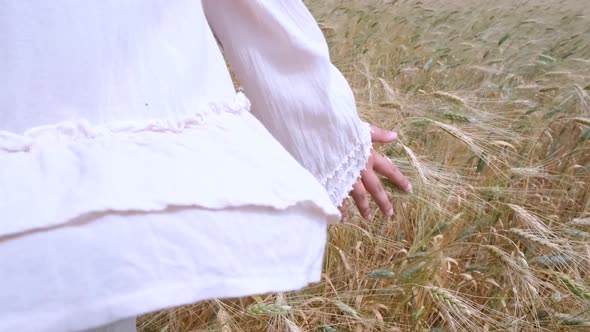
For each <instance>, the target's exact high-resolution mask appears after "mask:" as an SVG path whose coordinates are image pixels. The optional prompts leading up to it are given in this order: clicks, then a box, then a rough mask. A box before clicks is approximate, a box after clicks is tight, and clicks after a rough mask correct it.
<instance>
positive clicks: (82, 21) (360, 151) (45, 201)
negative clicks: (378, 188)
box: [0, 0, 371, 332]
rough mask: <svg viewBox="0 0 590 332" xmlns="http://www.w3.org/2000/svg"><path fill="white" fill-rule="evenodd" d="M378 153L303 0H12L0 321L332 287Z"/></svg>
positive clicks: (0, 62)
mask: <svg viewBox="0 0 590 332" xmlns="http://www.w3.org/2000/svg"><path fill="white" fill-rule="evenodd" d="M216 39H217V40H219V43H220V44H222V47H223V51H224V53H225V55H226V57H227V59H228V60H229V63H230V66H231V68H232V69H233V70H234V71H235V73H236V74H237V77H238V79H239V81H240V83H241V84H242V85H243V87H244V93H245V95H244V94H242V93H236V92H235V90H234V87H233V82H232V80H231V77H230V74H229V71H228V69H227V66H226V62H225V59H224V57H223V55H222V52H221V50H220V48H219V47H218V44H217V41H216ZM246 96H247V98H246ZM370 149H371V142H370V129H369V126H368V125H367V124H366V123H364V122H362V121H361V120H360V119H359V116H358V114H357V111H356V108H355V101H354V97H353V95H352V91H351V89H350V87H349V85H348V84H347V82H346V80H345V79H344V77H343V76H342V75H341V73H340V72H339V71H338V70H337V69H336V68H335V67H334V66H333V65H332V64H331V63H330V57H329V53H328V48H327V45H326V41H325V39H324V38H323V36H322V33H321V31H320V29H319V28H318V26H317V24H316V22H315V21H314V19H313V17H312V16H311V14H310V13H309V11H308V10H307V9H306V8H305V6H304V5H303V3H302V1H300V0H248V1H245V0H244V1H238V0H235V1H232V0H203V1H198V0H86V1H79V0H56V1H50V2H48V1H44V0H30V1H23V0H2V1H0V266H1V267H2V268H0V280H2V282H1V283H0V330H14V331H17V330H18V331H36V332H38V331H48V332H53V331H56V332H57V331H78V330H83V329H88V328H94V327H98V326H101V325H105V324H108V323H111V322H113V321H116V320H120V319H125V318H128V317H133V316H136V315H140V314H143V313H146V312H149V311H153V310H159V309H162V308H166V307H170V306H176V305H181V304H185V303H193V302H195V301H200V300H204V299H210V298H216V297H235V296H244V295H250V294H256V293H264V292H270V291H286V290H292V289H296V288H299V287H303V286H305V285H306V284H307V283H309V282H315V281H318V280H319V278H320V273H321V266H322V257H323V250H324V247H325V244H326V243H325V241H326V224H327V223H335V222H337V221H338V219H339V212H338V210H337V208H336V206H337V205H339V204H340V203H341V201H342V200H343V199H344V198H345V197H346V196H347V195H348V192H349V191H350V189H351V188H352V185H353V183H354V182H355V181H356V179H357V178H358V177H359V175H360V171H361V170H362V169H363V168H364V166H365V164H366V162H367V159H368V157H369V154H370Z"/></svg>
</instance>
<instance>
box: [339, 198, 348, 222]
mask: <svg viewBox="0 0 590 332" xmlns="http://www.w3.org/2000/svg"><path fill="white" fill-rule="evenodd" d="M338 209H339V210H340V214H341V215H342V221H343V222H345V221H346V220H347V219H348V199H344V200H343V201H342V204H341V205H340V207H338Z"/></svg>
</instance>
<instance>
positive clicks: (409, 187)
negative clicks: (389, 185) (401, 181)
mask: <svg viewBox="0 0 590 332" xmlns="http://www.w3.org/2000/svg"><path fill="white" fill-rule="evenodd" d="M413 191H414V187H412V184H411V183H408V185H407V186H406V192H407V193H411V192H413Z"/></svg>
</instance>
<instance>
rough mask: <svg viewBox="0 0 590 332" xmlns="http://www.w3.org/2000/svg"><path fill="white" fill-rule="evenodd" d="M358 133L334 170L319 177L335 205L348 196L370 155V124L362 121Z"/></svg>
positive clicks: (340, 203) (338, 204)
mask: <svg viewBox="0 0 590 332" xmlns="http://www.w3.org/2000/svg"><path fill="white" fill-rule="evenodd" d="M360 134H361V135H360V137H359V140H358V142H356V144H355V146H354V148H353V149H352V150H351V151H350V153H349V154H348V155H347V156H346V157H345V158H344V160H343V161H342V162H341V163H340V164H339V165H338V166H336V168H335V169H334V171H332V172H331V173H329V174H327V175H326V176H324V177H323V178H322V179H320V182H321V184H322V185H323V186H324V188H326V190H327V191H328V194H329V196H330V200H331V201H332V203H333V204H334V205H335V206H340V205H342V202H343V201H344V199H345V198H346V197H348V194H349V193H350V192H351V191H352V187H353V186H354V184H355V183H356V181H357V180H358V178H359V177H360V175H361V171H362V170H364V169H365V166H366V165H367V161H368V160H369V156H370V155H371V148H372V146H373V145H372V142H371V126H370V125H369V124H367V123H365V122H363V124H362V127H361V128H360Z"/></svg>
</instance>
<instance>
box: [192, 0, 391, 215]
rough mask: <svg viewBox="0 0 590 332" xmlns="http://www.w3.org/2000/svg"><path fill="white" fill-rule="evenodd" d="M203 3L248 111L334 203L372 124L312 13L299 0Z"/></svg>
mask: <svg viewBox="0 0 590 332" xmlns="http://www.w3.org/2000/svg"><path fill="white" fill-rule="evenodd" d="M203 6H204V9H205V13H206V15H207V19H208V21H209V24H210V25H211V27H212V29H213V31H214V33H215V35H216V36H217V38H219V41H220V42H221V44H222V45H223V48H224V52H225V54H226V56H227V58H228V60H229V63H230V66H231V67H232V69H233V70H234V72H235V73H236V76H237V78H238V80H239V81H240V83H241V84H242V85H243V87H244V90H245V92H246V94H247V95H248V97H249V98H250V99H251V101H252V106H253V107H252V112H253V113H254V115H255V116H256V117H257V118H258V119H259V120H260V121H261V122H262V123H263V124H264V125H265V127H266V128H267V129H268V130H269V131H270V132H271V134H272V135H273V136H274V137H275V138H276V139H277V140H278V141H279V142H280V143H281V144H282V145H283V146H284V147H285V148H286V149H287V150H288V151H289V152H290V153H291V155H292V156H293V157H295V159H297V160H298V161H299V162H300V163H301V164H302V165H303V166H304V167H305V168H306V169H308V170H309V171H310V172H311V173H312V174H313V175H314V176H315V177H316V178H317V179H318V180H319V181H320V182H321V183H322V184H323V185H324V187H325V188H326V190H327V191H328V193H329V194H330V197H331V199H332V202H333V203H334V204H335V205H340V204H341V202H342V201H343V200H344V198H346V196H348V193H349V192H350V191H351V190H352V189H353V185H355V183H357V180H358V179H359V177H360V175H361V171H362V170H363V169H365V167H366V166H367V165H368V161H369V157H370V156H371V153H372V150H371V146H372V144H371V129H370V126H369V125H368V124H366V123H364V122H362V121H361V119H360V118H359V116H358V113H357V111H356V106H355V100H354V96H353V94H352V91H351V89H350V86H349V85H348V83H347V81H346V79H345V78H344V77H343V76H342V74H341V73H340V71H338V69H336V67H334V66H333V65H332V63H331V61H330V56H329V52H328V46H327V44H326V41H325V39H324V37H323V34H322V32H321V30H320V29H319V27H318V25H317V23H316V22H315V20H314V18H313V16H312V15H311V13H310V12H309V11H308V10H307V8H306V7H305V5H304V4H303V3H302V2H301V1H298V0H204V1H203ZM285 176H288V174H286V175H285ZM379 185H380V183H379ZM355 200H356V198H355ZM367 207H368V205H367Z"/></svg>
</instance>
